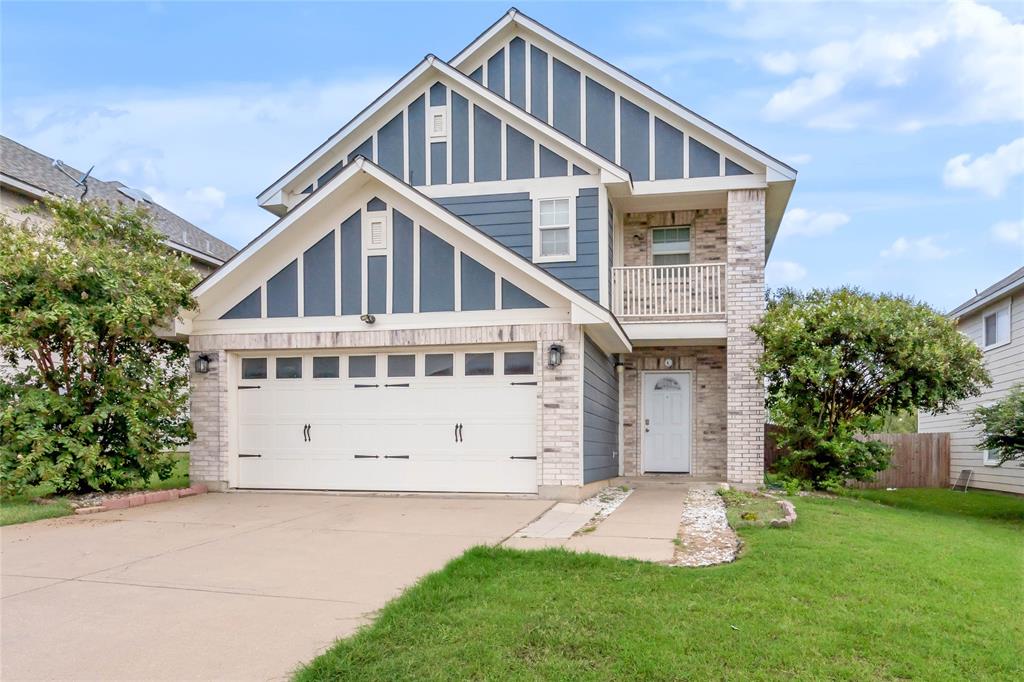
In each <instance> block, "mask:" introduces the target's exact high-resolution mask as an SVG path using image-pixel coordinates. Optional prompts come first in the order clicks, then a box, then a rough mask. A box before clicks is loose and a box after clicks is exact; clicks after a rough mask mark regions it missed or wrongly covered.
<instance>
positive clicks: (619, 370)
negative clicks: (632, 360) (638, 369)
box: [615, 353, 626, 476]
mask: <svg viewBox="0 0 1024 682" xmlns="http://www.w3.org/2000/svg"><path fill="white" fill-rule="evenodd" d="M615 374H616V375H617V377H618V380H619V382H618V383H619V423H618V427H619V428H618V431H619V434H618V435H619V452H618V456H619V476H622V475H623V474H624V473H625V472H626V458H625V451H624V445H625V431H624V429H623V426H622V418H623V416H624V415H625V412H624V407H623V406H624V404H625V396H626V387H625V382H624V381H623V378H624V377H625V375H626V366H625V365H624V364H623V363H622V353H619V354H618V355H617V356H616V358H615Z"/></svg>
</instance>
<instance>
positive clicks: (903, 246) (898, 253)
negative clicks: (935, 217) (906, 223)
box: [879, 236, 953, 261]
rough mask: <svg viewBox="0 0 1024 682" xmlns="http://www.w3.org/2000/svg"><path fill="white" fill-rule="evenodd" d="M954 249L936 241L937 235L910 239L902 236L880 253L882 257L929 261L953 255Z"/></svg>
mask: <svg viewBox="0 0 1024 682" xmlns="http://www.w3.org/2000/svg"><path fill="white" fill-rule="evenodd" d="M952 253H953V252H952V251H951V250H949V249H947V248H944V247H942V246H940V245H938V244H936V243H935V237H930V236H929V237H921V238H920V239H908V238H906V237H900V238H899V239H897V240H896V241H894V242H893V243H892V245H891V246H890V247H889V248H887V249H883V250H882V253H881V254H879V255H881V256H882V258H893V259H904V260H915V261H928V260H942V259H943V258H945V257H947V256H949V255H952Z"/></svg>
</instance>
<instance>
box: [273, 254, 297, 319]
mask: <svg viewBox="0 0 1024 682" xmlns="http://www.w3.org/2000/svg"><path fill="white" fill-rule="evenodd" d="M298 316H299V261H298V260H297V259H296V260H293V261H292V262H291V263H289V264H288V265H286V266H284V267H283V268H281V270H280V271H279V272H278V273H277V274H276V275H274V276H273V277H271V278H270V279H268V280H267V317H298Z"/></svg>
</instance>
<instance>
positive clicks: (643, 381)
mask: <svg viewBox="0 0 1024 682" xmlns="http://www.w3.org/2000/svg"><path fill="white" fill-rule="evenodd" d="M650 374H688V375H689V381H688V382H687V383H688V384H689V387H690V466H689V469H690V470H689V471H685V472H683V471H681V472H679V473H678V475H680V476H690V475H693V460H694V444H695V440H696V416H697V415H696V405H695V403H694V400H695V398H696V387H695V386H694V380H695V379H696V375H697V373H696V372H695V371H693V370H692V369H649V370H647V369H645V370H641V371H640V386H639V387H638V392H639V394H640V400H639V401H638V402H639V403H640V409H639V414H638V415H637V420H636V425H637V428H638V429H640V434H639V436H640V438H639V442H640V471H639V473H640V475H641V476H643V475H646V474H647V432H646V431H645V430H644V429H645V428H646V424H645V420H646V419H647V417H646V414H647V404H646V403H647V376H648V375H650ZM655 473H657V472H655ZM673 473H674V472H673Z"/></svg>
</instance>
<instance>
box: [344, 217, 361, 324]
mask: <svg viewBox="0 0 1024 682" xmlns="http://www.w3.org/2000/svg"><path fill="white" fill-rule="evenodd" d="M362 242H363V218H362V214H361V213H360V212H359V211H356V212H355V213H353V214H352V215H351V216H349V217H348V218H346V219H345V222H343V223H342V224H341V314H342V315H360V314H361V313H362V312H363V270H362V267H363V266H362Z"/></svg>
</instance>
